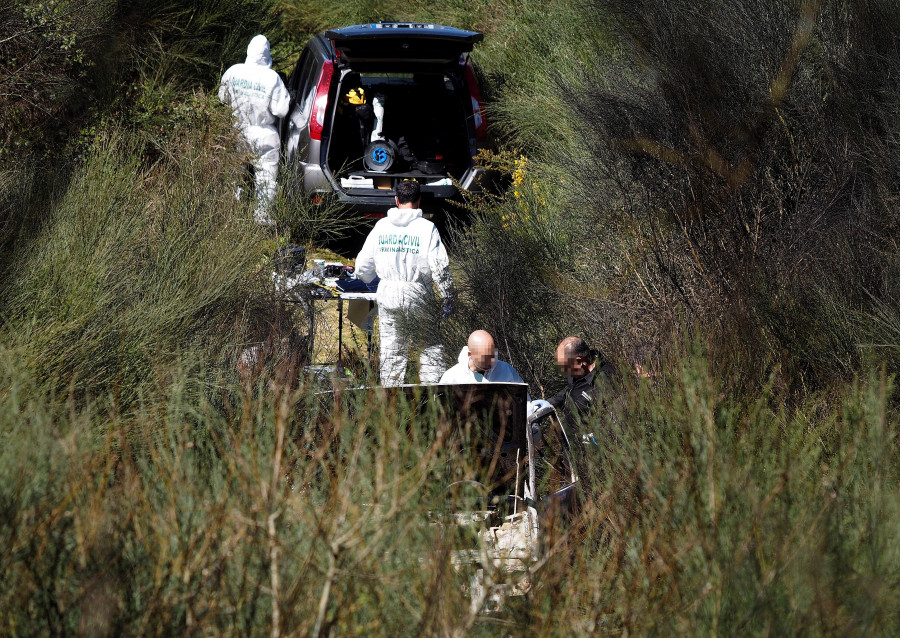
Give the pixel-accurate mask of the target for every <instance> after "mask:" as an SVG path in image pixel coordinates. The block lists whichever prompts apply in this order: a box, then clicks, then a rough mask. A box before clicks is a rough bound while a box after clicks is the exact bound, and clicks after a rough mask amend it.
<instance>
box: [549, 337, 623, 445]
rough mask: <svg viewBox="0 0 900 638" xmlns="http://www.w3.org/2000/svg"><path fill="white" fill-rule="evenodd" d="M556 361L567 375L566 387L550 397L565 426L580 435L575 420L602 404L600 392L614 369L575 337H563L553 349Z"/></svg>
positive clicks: (608, 382)
mask: <svg viewBox="0 0 900 638" xmlns="http://www.w3.org/2000/svg"><path fill="white" fill-rule="evenodd" d="M556 364H557V365H558V366H559V367H560V369H561V370H562V371H563V372H565V373H566V374H567V375H568V377H569V378H568V382H567V383H566V387H565V388H563V389H562V390H560V391H559V392H558V393H557V394H555V395H554V396H552V397H550V398H549V399H548V401H549V402H550V404H551V405H553V407H555V408H556V409H557V410H558V412H559V415H560V418H561V419H562V421H563V423H564V424H565V425H566V427H567V428H570V429H571V430H572V431H573V432H577V433H579V434H581V432H580V431H579V428H578V423H579V421H580V420H581V419H583V418H584V417H585V416H586V415H587V414H589V413H590V412H592V411H594V410H596V409H598V408H600V407H601V406H603V399H604V397H603V394H604V391H606V390H607V389H608V387H609V385H610V383H611V381H612V378H613V375H614V373H615V370H614V368H613V366H612V365H611V364H610V363H609V362H608V361H606V360H605V359H604V358H603V356H602V355H600V353H599V352H597V351H596V350H591V349H590V348H589V347H588V345H587V343H585V342H584V340H583V339H581V338H579V337H566V338H565V339H563V340H562V341H561V342H560V343H559V346H557V348H556Z"/></svg>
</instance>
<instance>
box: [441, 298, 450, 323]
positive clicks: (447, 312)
mask: <svg viewBox="0 0 900 638" xmlns="http://www.w3.org/2000/svg"><path fill="white" fill-rule="evenodd" d="M452 314H453V302H451V301H450V300H449V299H444V312H443V313H441V319H446V318H447V317H449V316H450V315H452Z"/></svg>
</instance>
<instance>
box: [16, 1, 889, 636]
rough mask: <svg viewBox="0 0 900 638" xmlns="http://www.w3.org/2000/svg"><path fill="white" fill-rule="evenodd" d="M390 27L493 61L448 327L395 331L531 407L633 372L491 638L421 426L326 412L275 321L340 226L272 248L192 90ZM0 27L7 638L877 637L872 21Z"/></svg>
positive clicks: (484, 18)
mask: <svg viewBox="0 0 900 638" xmlns="http://www.w3.org/2000/svg"><path fill="white" fill-rule="evenodd" d="M382 19H398V20H422V21H435V22H442V23H446V24H452V25H454V26H458V27H464V28H471V29H476V30H480V31H482V32H484V33H485V41H484V43H483V44H482V45H479V47H477V48H476V51H475V53H474V54H473V58H474V60H475V62H476V63H477V65H478V72H479V75H480V78H481V81H482V85H483V89H484V93H485V95H486V97H487V98H488V99H489V102H490V104H489V119H490V122H491V126H492V132H493V137H494V140H495V144H494V147H493V148H492V149H491V150H490V151H488V152H486V153H484V154H483V156H482V158H481V160H482V161H483V162H485V163H487V164H489V165H491V166H492V167H494V168H495V169H497V170H498V171H500V172H501V173H505V174H506V176H507V178H508V184H509V188H508V189H507V190H505V191H504V192H502V193H499V194H496V195H493V196H486V197H484V198H480V199H476V200H471V201H469V202H468V204H467V207H468V209H469V211H468V213H469V214H470V216H471V219H470V223H468V224H466V225H454V226H452V228H450V229H449V231H448V245H449V250H450V257H451V262H452V269H453V273H454V277H455V279H456V282H457V285H458V288H459V300H458V304H457V311H456V313H455V314H454V315H453V317H452V318H451V319H449V320H447V321H441V322H435V321H419V320H416V321H412V322H410V323H411V325H410V326H409V330H411V331H420V332H427V333H430V334H429V335H427V336H429V337H432V338H437V339H439V340H440V341H441V342H442V343H443V344H444V346H445V351H446V353H447V356H448V357H451V358H452V357H454V356H455V353H456V352H458V350H459V347H460V346H461V345H462V343H463V342H464V339H465V336H466V335H467V334H468V333H469V332H470V331H471V330H473V329H475V328H486V329H488V330H489V331H491V332H492V334H494V336H495V337H496V338H497V342H498V346H499V348H500V354H501V357H502V358H503V359H505V360H507V361H509V362H511V363H512V364H513V365H514V366H515V367H516V368H517V370H518V371H519V372H520V373H521V374H522V376H523V378H525V380H526V381H527V382H528V383H529V385H530V391H531V394H532V396H534V397H537V396H548V395H549V394H550V393H552V392H554V391H555V390H557V389H558V388H559V387H561V385H562V384H563V383H564V379H562V378H561V377H560V375H559V372H558V371H557V370H556V369H555V366H554V365H553V352H554V348H555V345H556V343H557V342H558V340H559V339H560V338H562V337H563V336H565V335H567V334H579V335H583V336H584V337H585V338H586V339H587V340H588V341H589V342H590V343H591V344H592V345H595V346H597V347H599V348H600V349H601V350H602V351H603V352H604V354H605V355H606V357H607V358H609V359H610V360H611V361H613V362H614V363H616V364H617V365H618V366H619V367H620V371H621V383H620V386H621V387H620V388H619V392H618V396H617V399H616V400H615V401H611V405H610V409H609V410H608V411H607V412H605V413H604V414H600V415H598V416H597V418H596V419H595V421H594V422H592V423H591V424H589V425H590V426H591V427H592V428H593V431H594V432H595V434H596V436H597V440H598V444H599V445H598V446H597V448H596V450H595V452H596V453H595V454H593V455H592V456H590V457H589V461H588V467H585V468H584V469H583V473H584V476H583V478H584V479H585V482H586V483H588V484H590V485H591V486H592V490H591V491H590V492H588V493H587V494H586V496H585V499H584V500H585V502H584V507H583V508H582V511H581V512H580V513H579V515H578V517H577V519H576V520H574V521H572V522H571V523H570V524H569V525H568V526H565V527H564V528H562V529H558V530H554V533H553V534H552V535H550V536H548V539H547V546H546V548H545V551H546V555H545V560H543V561H542V562H541V563H540V564H539V565H538V566H537V567H536V569H535V572H534V574H533V582H534V586H533V588H532V591H531V593H530V594H529V596H528V597H527V598H526V599H523V600H520V601H512V602H511V604H510V605H509V607H508V608H507V609H506V610H505V611H504V612H503V613H501V614H499V615H496V616H491V617H482V616H479V615H478V614H476V613H473V610H471V609H470V600H469V597H468V595H467V594H466V593H465V592H464V585H465V583H466V582H468V581H467V578H468V577H467V576H466V575H465V574H463V573H456V572H455V571H454V569H453V567H452V565H451V552H452V550H453V540H452V539H451V538H448V537H447V534H446V533H445V531H443V530H442V528H441V527H440V526H438V525H434V524H432V523H431V522H430V521H431V520H432V519H431V518H430V517H429V513H433V512H434V511H436V510H438V509H440V508H441V507H442V504H443V503H444V502H445V501H446V495H445V493H444V489H445V486H444V485H443V484H442V483H440V481H436V480H434V477H435V476H439V475H440V471H441V468H442V467H444V465H445V464H446V462H447V458H446V455H447V453H448V452H447V450H445V449H443V448H442V447H441V446H440V445H439V444H438V443H437V442H435V441H434V440H432V439H431V438H430V435H429V433H432V432H434V431H435V430H434V428H433V425H434V424H433V423H432V422H431V420H432V419H433V420H437V419H439V415H436V414H435V415H431V418H430V419H424V420H423V419H414V418H413V416H412V408H410V406H408V405H405V404H404V403H402V402H400V403H397V404H391V403H388V402H385V401H384V400H383V398H380V397H379V395H378V394H377V393H371V394H370V395H369V396H366V397H362V398H361V399H360V400H361V401H364V406H361V407H360V408H359V409H360V410H362V409H364V410H365V411H366V413H367V414H368V415H369V418H368V428H366V429H362V428H356V427H354V425H353V421H352V419H351V418H350V417H349V416H348V413H347V411H346V406H345V407H344V408H340V407H339V408H332V407H330V406H327V405H324V404H322V402H321V395H317V394H316V392H317V391H319V390H321V389H322V386H321V384H320V382H318V381H316V380H315V379H313V378H312V377H309V378H307V376H306V375H305V374H304V372H303V370H302V365H300V364H302V363H303V361H302V357H299V355H298V353H299V352H300V351H301V349H302V343H303V342H304V339H305V334H304V330H305V324H304V323H303V322H302V321H299V320H297V319H296V318H295V317H294V316H293V314H292V312H291V311H290V308H288V307H285V306H284V305H283V304H282V303H281V302H280V301H279V300H278V299H277V297H276V296H275V295H274V294H273V292H272V290H271V289H270V283H269V282H270V279H269V272H270V271H271V256H272V253H273V251H274V250H275V248H277V247H278V246H281V245H283V244H285V243H288V242H292V243H299V244H306V245H314V244H315V243H316V242H318V241H321V240H322V239H323V238H325V237H328V236H334V235H339V234H340V233H342V232H343V231H344V230H345V229H346V228H347V226H348V224H350V223H351V220H348V219H347V218H346V217H344V216H342V215H341V214H340V212H339V211H335V210H334V209H332V208H329V207H328V206H327V205H326V206H321V205H315V204H313V203H311V202H308V201H303V200H299V199H294V200H288V199H285V198H280V199H279V201H278V202H277V203H276V206H275V211H274V214H275V217H276V219H277V220H278V221H279V226H278V228H277V230H276V232H275V233H274V234H273V233H272V232H271V231H269V230H266V229H261V228H259V227H257V226H255V225H254V224H253V223H252V221H251V220H252V210H251V207H250V205H249V204H248V203H247V202H239V201H237V200H235V199H234V197H233V192H234V187H235V184H236V183H237V182H238V181H239V180H240V179H242V164H243V161H244V159H245V158H244V157H242V156H241V154H240V152H239V151H238V150H236V149H237V145H236V144H235V141H236V140H235V133H234V130H233V128H232V126H231V122H230V114H229V113H228V112H227V110H226V109H225V108H224V107H222V106H221V105H219V104H218V102H217V100H216V98H215V88H216V84H217V81H218V78H219V77H220V76H221V73H222V72H223V71H224V69H225V68H226V67H227V66H228V65H230V64H232V63H234V62H237V61H240V60H242V59H243V51H244V48H245V46H246V43H247V42H248V41H249V39H250V38H251V37H252V36H253V35H254V34H255V33H258V32H265V33H266V34H267V35H268V37H269V38H270V40H272V42H273V45H274V48H273V54H274V56H275V62H276V66H278V67H279V68H280V69H281V70H284V71H289V70H290V69H291V67H292V65H293V63H294V61H295V59H296V55H297V54H298V52H299V51H300V50H301V48H302V45H303V43H304V42H305V40H306V39H307V38H308V37H309V35H310V34H312V33H315V32H318V31H321V30H323V29H325V28H328V27H332V26H341V25H346V24H354V23H361V22H369V21H376V20H382ZM0 25H2V29H0V87H2V89H3V90H2V91H0V131H2V135H0V187H2V188H0V246H2V252H0V255H2V258H0V547H2V549H0V570H2V573H3V574H4V582H3V585H2V586H0V633H3V634H4V635H34V634H39V635H46V634H50V635H63V634H79V635H92V636H113V635H173V634H178V635H195V634H240V635H263V634H269V635H273V636H276V635H280V634H289V635H295V634H296V635H300V634H303V635H316V636H321V635H335V636H338V635H348V634H367V635H409V636H420V635H453V636H462V635H496V634H497V633H502V634H509V635H534V636H557V635H559V636H572V635H594V634H603V635H605V634H612V635H653V634H655V635H664V636H667V635H773V636H785V635H867V636H868V635H896V634H897V633H898V631H900V604H898V602H897V601H898V600H900V578H898V574H900V550H898V549H897V547H898V543H897V540H898V539H897V533H898V532H897V530H898V529H900V450H898V438H897V435H898V417H900V412H898V408H897V397H898V395H897V388H896V384H895V375H896V373H897V369H898V364H897V361H898V357H897V352H898V344H900V291H898V289H897V281H898V274H900V273H898V264H900V259H898V258H900V247H898V245H897V241H896V237H897V236H898V230H900V223H898V222H900V207H898V203H900V202H898V196H900V190H898V189H900V186H898V181H897V179H896V176H897V175H898V174H900V147H898V144H900V100H898V96H900V36H898V35H897V34H900V6H898V5H897V4H896V3H895V2H892V1H888V0H856V1H854V2H837V1H829V0H795V1H791V2H780V1H776V0H730V1H726V0H704V1H701V2H698V1H696V0H691V1H687V0H665V1H664V0H629V1H627V2H626V1H624V0H595V1H590V2H574V1H572V0H551V1H549V2H536V1H534V0H525V1H524V2H514V1H513V0H494V1H491V2H487V0H484V1H482V0H475V1H470V2H464V3H462V2H454V1H450V0H440V1H437V2H424V1H413V2H404V3H400V2H395V1H393V0H384V1H379V2H375V1H371V2H363V1H359V0H350V1H348V2H342V3H320V2H307V1H305V0H278V1H277V2H275V1H269V0H221V1H217V2H194V3H181V2H176V1H174V0H163V1H157V2H148V1H146V0H128V1H124V0H122V1H118V2H117V1H115V0H41V1H38V0H28V1H26V2H16V1H11V0H5V1H2V2H0ZM285 179H286V180H288V179H289V176H286V178H285ZM461 212H462V211H460V213H461ZM419 336H424V335H419ZM251 344H262V345H263V351H264V352H266V353H267V354H266V356H265V357H264V359H263V360H262V361H260V364H259V366H257V369H256V370H255V371H254V372H255V374H254V375H251V376H247V375H245V376H244V377H241V376H240V375H239V374H238V367H237V362H238V358H239V356H240V353H241V351H242V350H243V349H244V348H246V347H247V346H248V345H251ZM633 361H637V362H639V363H648V364H649V365H650V366H651V368H652V369H653V371H654V372H655V376H654V377H653V378H651V379H643V380H640V379H636V378H633V377H634V375H633V374H632V363H633ZM448 363H449V361H448ZM355 372H356V374H357V379H356V381H358V382H360V383H365V382H366V381H367V380H373V379H374V378H375V377H374V376H371V373H370V372H369V371H367V370H366V369H365V365H364V364H361V365H360V366H358V367H357V369H356V370H355Z"/></svg>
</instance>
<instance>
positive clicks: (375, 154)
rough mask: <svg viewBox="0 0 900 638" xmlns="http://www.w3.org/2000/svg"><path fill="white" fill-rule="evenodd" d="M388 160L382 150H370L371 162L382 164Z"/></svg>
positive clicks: (385, 152)
mask: <svg viewBox="0 0 900 638" xmlns="http://www.w3.org/2000/svg"><path fill="white" fill-rule="evenodd" d="M387 159H388V154H387V151H385V150H384V149H383V148H376V149H373V150H372V160H373V161H374V162H375V163H376V164H384V163H385V162H386V161H387Z"/></svg>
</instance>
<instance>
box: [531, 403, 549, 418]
mask: <svg viewBox="0 0 900 638" xmlns="http://www.w3.org/2000/svg"><path fill="white" fill-rule="evenodd" d="M548 405H550V402H549V401H544V400H543V399H535V400H534V401H529V402H528V416H531V415H532V414H534V413H535V412H537V411H538V410H540V409H541V408H546V407H547V406H548Z"/></svg>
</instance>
